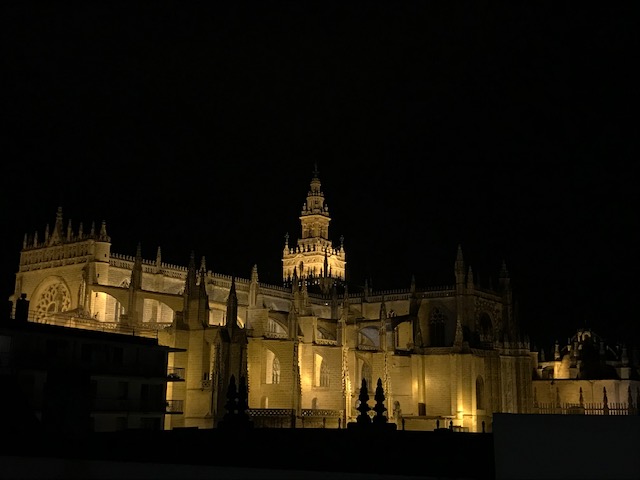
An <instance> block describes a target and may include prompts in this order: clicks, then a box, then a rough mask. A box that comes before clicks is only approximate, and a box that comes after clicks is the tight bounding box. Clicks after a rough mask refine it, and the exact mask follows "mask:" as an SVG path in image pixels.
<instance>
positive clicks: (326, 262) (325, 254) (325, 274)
mask: <svg viewBox="0 0 640 480" xmlns="http://www.w3.org/2000/svg"><path fill="white" fill-rule="evenodd" d="M327 270H329V258H328V257H327V249H326V248H325V249H324V269H323V275H322V276H323V277H325V278H327V277H328V276H329V272H328V271H327Z"/></svg>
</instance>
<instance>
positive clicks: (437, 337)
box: [429, 308, 447, 347]
mask: <svg viewBox="0 0 640 480" xmlns="http://www.w3.org/2000/svg"><path fill="white" fill-rule="evenodd" d="M446 318H447V317H446V316H445V315H444V313H442V312H441V311H440V309H438V308H434V309H433V310H432V312H431V317H430V318H429V339H430V345H431V346H432V347H444V346H445V343H444V326H445V320H446Z"/></svg>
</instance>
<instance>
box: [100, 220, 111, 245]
mask: <svg viewBox="0 0 640 480" xmlns="http://www.w3.org/2000/svg"><path fill="white" fill-rule="evenodd" d="M100 240H106V241H107V242H108V241H109V236H108V235H107V222H105V221H104V220H103V221H102V225H100Z"/></svg>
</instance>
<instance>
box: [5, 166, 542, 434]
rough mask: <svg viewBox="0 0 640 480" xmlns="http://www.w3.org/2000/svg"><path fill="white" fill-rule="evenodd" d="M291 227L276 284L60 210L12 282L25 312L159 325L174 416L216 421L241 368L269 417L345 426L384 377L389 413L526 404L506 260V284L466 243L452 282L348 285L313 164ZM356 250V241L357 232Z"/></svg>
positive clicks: (523, 351)
mask: <svg viewBox="0 0 640 480" xmlns="http://www.w3.org/2000/svg"><path fill="white" fill-rule="evenodd" d="M311 177H312V178H311V181H310V188H309V191H308V194H307V197H306V199H304V202H303V206H302V210H301V214H300V227H301V230H300V232H301V233H300V238H298V239H295V240H294V239H290V238H289V237H288V236H287V237H286V238H285V244H284V245H283V249H282V283H281V284H280V285H269V284H265V283H261V282H260V278H259V270H258V267H257V265H255V266H254V267H253V269H252V271H251V272H247V277H246V278H240V277H235V276H234V277H232V276H228V275H223V274H220V273H216V272H213V271H211V270H208V269H207V266H206V262H205V261H204V259H202V260H200V261H197V260H196V258H195V256H194V255H193V254H192V255H191V258H190V261H189V264H188V265H185V266H180V265H172V264H167V263H164V262H163V261H162V257H161V251H160V249H159V248H158V251H157V254H156V257H155V258H152V259H148V258H143V257H142V252H141V247H140V246H138V249H137V251H136V254H135V255H134V256H131V255H124V254H120V253H116V252H112V251H111V238H110V237H109V235H108V233H107V227H106V223H105V222H102V224H100V225H99V226H97V227H96V225H95V224H93V225H91V227H90V228H89V229H84V228H83V226H82V225H79V227H78V228H77V229H75V230H74V229H73V228H72V225H71V223H70V222H68V223H67V225H65V223H64V219H63V212H62V209H61V208H58V211H57V215H56V218H55V223H53V227H52V228H51V229H50V228H49V226H48V225H47V226H46V228H45V230H44V233H43V234H41V235H38V233H37V232H36V234H35V235H26V236H25V239H24V243H23V248H22V250H21V254H20V263H19V269H18V272H17V274H16V283H15V290H14V294H13V295H12V296H11V297H10V300H11V301H12V302H13V303H14V305H15V302H16V300H18V299H19V298H21V297H23V298H27V299H28V300H29V305H30V311H29V320H30V321H33V322H41V323H53V324H58V325H66V326H70V327H77V328H87V329H93V330H101V331H116V332H127V333H129V334H131V333H133V334H135V335H140V336H151V337H155V338H157V339H158V342H159V343H160V344H161V345H164V346H168V347H171V348H172V353H170V354H169V365H168V368H169V372H168V373H169V378H173V379H174V380H176V381H171V382H168V384H167V391H166V398H167V405H172V407H171V408H172V409H173V411H172V412H169V413H171V414H170V415H166V417H165V422H164V428H165V429H173V428H186V427H192V428H216V427H217V426H218V424H219V422H220V421H221V419H222V417H223V416H224V414H225V408H224V406H225V403H226V402H227V397H226V393H227V388H228V387H229V384H230V381H231V379H232V378H233V379H235V380H237V381H238V382H241V384H242V385H243V386H245V387H246V391H247V396H248V413H249V414H250V415H251V417H252V419H253V420H254V422H255V423H256V424H258V425H264V426H278V427H285V428H290V427H305V426H324V427H327V428H340V427H345V426H346V424H347V423H349V422H352V421H353V420H354V419H355V418H356V417H357V415H358V406H359V405H358V404H359V402H360V400H359V393H360V390H361V388H362V387H363V386H364V385H367V386H368V387H369V391H370V392H372V391H373V390H374V388H375V386H376V384H377V383H378V382H380V383H381V385H382V387H383V388H384V394H385V403H386V407H387V414H388V418H389V421H390V422H395V423H396V424H398V425H402V428H406V429H412V430H433V429H434V428H437V427H438V425H440V426H449V427H450V428H452V429H455V430H457V431H468V432H480V431H491V426H492V414H493V413H532V412H533V408H534V387H533V373H534V371H535V368H536V367H537V354H536V353H535V352H531V351H530V348H529V344H528V341H527V340H526V338H524V337H523V335H522V333H521V332H520V330H519V326H518V324H517V319H516V318H515V317H514V313H513V310H514V309H513V300H512V290H511V286H510V278H509V273H508V271H507V268H506V265H504V264H503V265H502V269H501V272H500V278H499V284H498V287H497V288H496V289H495V290H494V289H487V288H484V287H480V286H479V285H477V284H476V283H475V282H474V279H473V271H472V269H471V267H470V266H468V265H466V264H465V260H464V256H463V251H462V248H461V247H460V246H458V249H457V254H456V255H452V258H451V268H452V276H451V278H452V280H454V281H455V283H454V284H452V285H449V286H445V287H431V288H417V287H416V284H415V281H414V280H412V281H411V282H410V285H408V286H407V287H406V288H403V289H397V290H393V291H374V290H372V289H371V288H370V287H369V286H368V285H366V284H365V287H364V289H359V290H358V291H356V290H357V289H355V288H352V289H350V288H349V283H348V281H347V271H348V267H347V257H346V252H345V245H344V242H343V241H342V239H341V240H340V242H339V243H338V244H335V243H334V242H333V241H332V240H331V236H330V233H329V224H330V221H331V217H330V214H329V208H328V206H327V205H326V203H325V198H324V193H323V191H322V188H321V181H320V178H319V174H318V172H317V169H316V170H314V172H313V173H312V176H311ZM354 248H357V246H354Z"/></svg>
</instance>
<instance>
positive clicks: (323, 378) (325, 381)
mask: <svg viewBox="0 0 640 480" xmlns="http://www.w3.org/2000/svg"><path fill="white" fill-rule="evenodd" d="M320 386H321V387H328V386H329V367H328V366H327V362H325V361H324V360H322V363H321V364H320Z"/></svg>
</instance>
